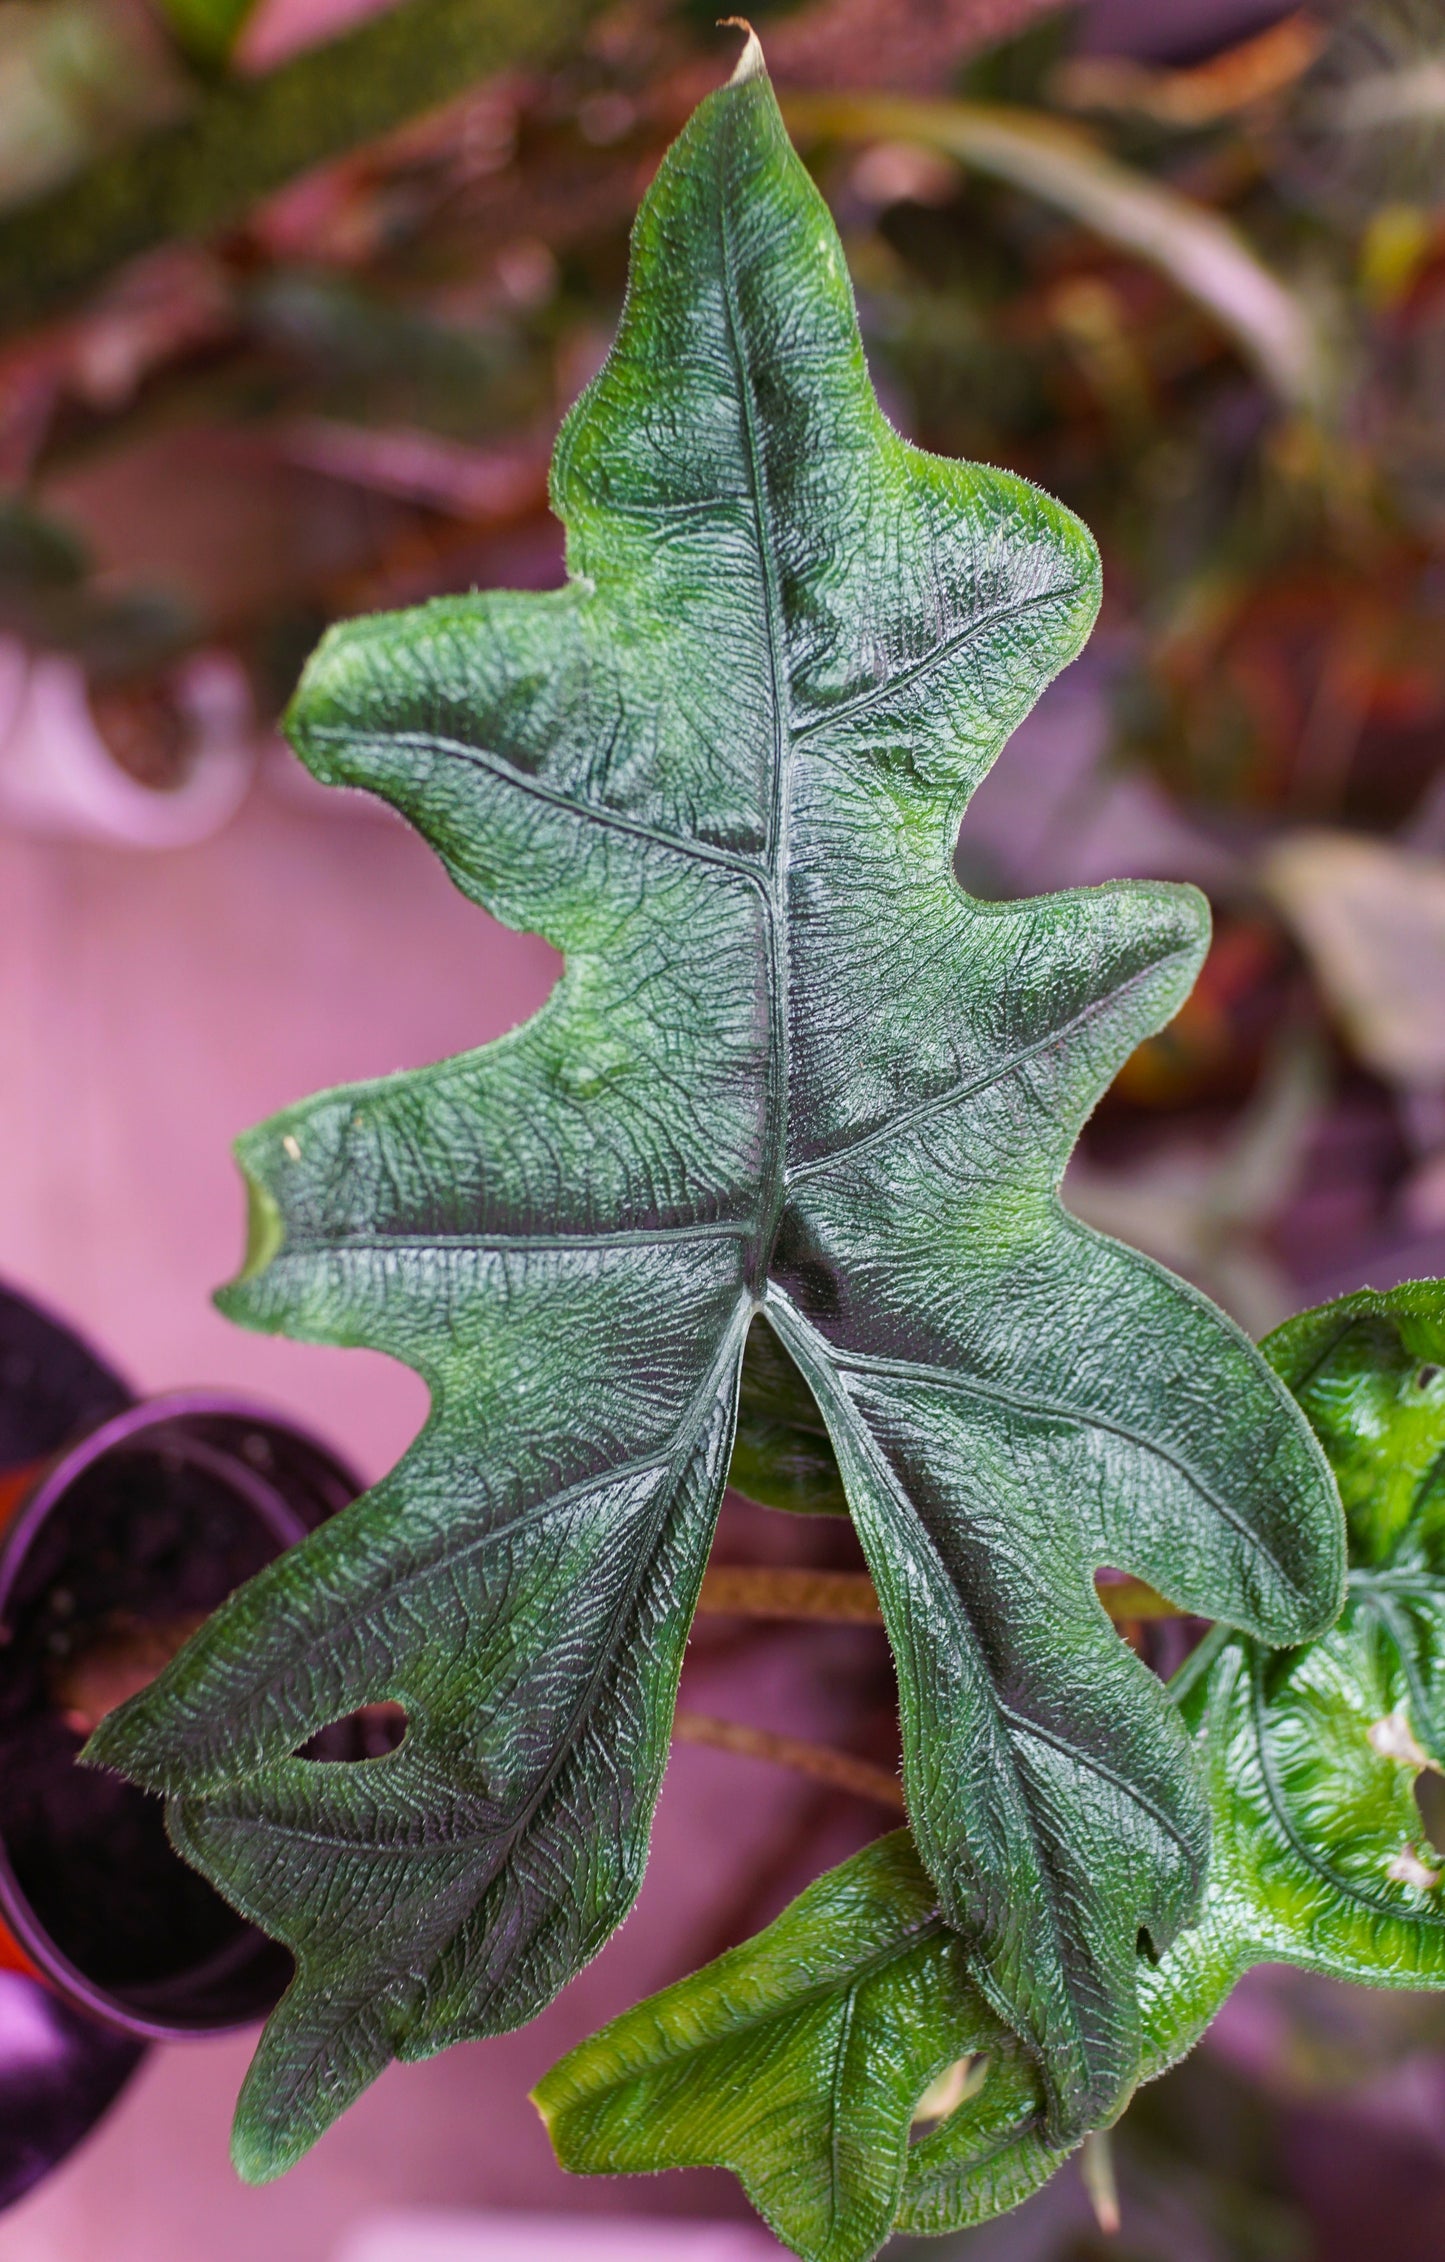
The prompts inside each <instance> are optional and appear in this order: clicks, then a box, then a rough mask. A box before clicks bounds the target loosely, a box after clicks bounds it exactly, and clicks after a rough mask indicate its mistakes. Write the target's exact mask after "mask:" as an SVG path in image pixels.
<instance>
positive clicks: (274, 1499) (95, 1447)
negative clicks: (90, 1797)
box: [0, 1388, 364, 2042]
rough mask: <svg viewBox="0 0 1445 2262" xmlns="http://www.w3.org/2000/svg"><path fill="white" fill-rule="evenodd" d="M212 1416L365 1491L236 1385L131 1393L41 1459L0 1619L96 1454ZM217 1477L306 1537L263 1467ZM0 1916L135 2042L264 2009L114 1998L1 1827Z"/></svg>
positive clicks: (290, 1542)
mask: <svg viewBox="0 0 1445 2262" xmlns="http://www.w3.org/2000/svg"><path fill="white" fill-rule="evenodd" d="M216 1417H219V1418H221V1419H222V1420H226V1419H231V1420H235V1421H238V1422H242V1423H245V1424H248V1425H252V1426H254V1427H255V1428H256V1429H258V1430H271V1431H280V1432H281V1433H282V1434H284V1435H285V1436H286V1437H288V1438H289V1439H291V1440H293V1441H294V1442H295V1443H296V1444H298V1445H299V1446H301V1447H302V1448H303V1450H306V1451H309V1452H310V1453H314V1454H315V1455H317V1456H318V1458H319V1459H320V1460H322V1461H323V1462H325V1463H327V1464H329V1465H330V1466H331V1467H332V1468H334V1469H336V1470H338V1471H340V1472H341V1474H342V1475H343V1476H344V1477H345V1479H346V1481H347V1482H348V1484H354V1485H355V1489H356V1492H357V1493H358V1494H359V1493H360V1492H361V1491H362V1490H363V1489H364V1488H363V1487H362V1485H361V1484H360V1482H359V1480H357V1479H356V1478H355V1474H354V1472H353V1471H352V1470H351V1469H350V1468H349V1467H348V1465H347V1464H346V1462H344V1461H343V1460H342V1459H341V1457H340V1456H339V1455H338V1454H337V1453H336V1452H335V1451H334V1449H333V1448H332V1447H331V1446H330V1445H328V1444H326V1443H325V1442H324V1440H322V1439H321V1438H319V1437H318V1436H316V1434H315V1433H314V1432H313V1431H311V1430H309V1429H307V1428H305V1427H304V1426H303V1425H302V1424H300V1423H298V1422H296V1421H294V1420H292V1418H291V1417H290V1415H289V1414H285V1413H282V1412H280V1411H279V1410H273V1409H272V1408H269V1407H266V1406H263V1405H261V1404H259V1403H258V1402H257V1401H256V1400H255V1399H252V1398H247V1397H245V1396H243V1395H242V1394H241V1393H239V1392H232V1391H226V1390H209V1389H202V1388H191V1389H185V1390H172V1391H166V1392H163V1393H161V1394H160V1395H159V1396H157V1397H154V1398H143V1399H139V1400H137V1401H136V1403H135V1404H134V1405H131V1406H128V1407H126V1408H125V1409H124V1410H123V1411H122V1412H120V1413H118V1414H114V1415H112V1416H111V1418H110V1419H109V1420H108V1421H105V1422H102V1423H101V1424H100V1425H99V1427H98V1428H96V1429H93V1430H89V1431H87V1433H86V1434H85V1436H83V1437H81V1438H79V1439H77V1440H76V1441H75V1442H74V1443H73V1444H71V1445H68V1446H63V1447H62V1448H61V1450H60V1452H59V1453H58V1454H57V1455H55V1456H54V1457H52V1458H51V1459H50V1460H49V1461H47V1462H46V1463H44V1464H42V1466H41V1469H40V1471H39V1474H38V1477H37V1480H36V1482H35V1484H34V1486H33V1488H32V1490H31V1491H30V1492H29V1493H28V1494H27V1495H26V1497H25V1499H24V1500H23V1501H22V1503H21V1505H20V1507H19V1508H18V1509H17V1511H16V1513H15V1514H14V1516H13V1517H12V1518H11V1519H10V1522H9V1524H8V1526H7V1527H6V1529H5V1530H4V1532H3V1534H0V1626H3V1623H4V1620H5V1615H6V1610H7V1606H8V1604H9V1601H10V1597H11V1594H12V1593H13V1591H14V1587H15V1583H16V1580H17V1578H18V1576H19V1573H20V1571H21V1568H22V1566H23V1564H24V1562H25V1559H26V1557H27V1555H28V1554H29V1551H30V1548H31V1545H32V1543H33V1542H34V1540H35V1538H36V1537H37V1535H38V1534H39V1532H40V1531H41V1529H42V1528H43V1526H44V1525H45V1523H46V1522H47V1521H48V1519H49V1517H50V1515H51V1514H52V1512H53V1511H54V1509H55V1508H56V1506H57V1505H58V1503H59V1502H60V1501H61V1500H63V1499H64V1498H65V1496H66V1494H67V1493H68V1492H69V1491H70V1489H71V1487H72V1486H73V1485H74V1484H75V1483H76V1481H77V1480H78V1479H79V1478H80V1477H82V1476H83V1475H84V1474H85V1472H86V1471H87V1470H88V1469H89V1468H91V1467H92V1466H93V1465H94V1463H95V1462H97V1461H98V1460H100V1459H101V1458H102V1457H103V1456H104V1455H105V1454H107V1453H109V1452H112V1451H113V1450H114V1449H115V1448H117V1447H121V1448H125V1447H127V1446H131V1445H133V1444H136V1443H144V1442H145V1433H146V1432H147V1431H150V1430H164V1429H166V1428H167V1427H172V1426H174V1425H177V1424H178V1423H181V1422H183V1421H184V1420H186V1419H187V1418H190V1419H206V1418H216ZM177 1443H178V1445H179V1446H181V1447H182V1448H183V1449H184V1448H189V1451H190V1455H191V1457H192V1458H194V1459H195V1460H197V1461H199V1462H202V1463H208V1462H210V1463H213V1457H214V1456H215V1453H216V1448H215V1447H214V1446H212V1445H210V1443H209V1441H207V1440H205V1439H200V1438H187V1437H186V1436H185V1434H184V1432H183V1431H182V1432H181V1434H180V1436H179V1437H178V1439H177ZM224 1475H225V1481H226V1482H227V1483H228V1484H229V1485H230V1486H231V1487H232V1489H233V1491H234V1492H235V1493H236V1494H237V1495H238V1496H239V1497H240V1498H241V1499H242V1500H244V1501H245V1503H246V1505H247V1506H248V1507H249V1508H250V1509H251V1510H252V1512H253V1513H254V1514H255V1515H256V1516H257V1517H258V1518H259V1520H260V1521H261V1522H262V1524H263V1525H264V1526H265V1527H266V1528H267V1529H268V1530H269V1532H270V1533H271V1535H272V1537H273V1538H274V1539H275V1540H276V1541H277V1543H278V1550H277V1551H278V1553H280V1552H284V1550H285V1549H287V1548H289V1547H292V1546H294V1545H295V1544H296V1543H297V1542H298V1541H300V1540H302V1539H304V1538H305V1537H306V1536H307V1533H308V1532H309V1531H310V1530H311V1529H312V1528H313V1527H312V1526H311V1525H310V1524H308V1523H307V1521H306V1520H305V1518H304V1517H303V1516H302V1515H300V1514H299V1513H298V1512H297V1510H296V1509H295V1508H294V1507H293V1506H292V1504H291V1502H290V1501H289V1500H287V1499H286V1497H285V1495H284V1493H283V1491H282V1489H281V1487H280V1485H279V1483H278V1482H277V1481H276V1480H275V1479H274V1478H273V1477H272V1476H270V1475H269V1474H268V1473H267V1472H265V1471H264V1470H262V1469H259V1468H256V1467H253V1466H251V1465H250V1464H249V1463H248V1462H247V1461H246V1459H245V1458H244V1456H243V1455H242V1454H241V1453H239V1452H237V1453H235V1454H234V1455H228V1456H227V1467H226V1469H225V1472H224ZM177 1858H179V1857H177ZM246 1921H248V1922H249V1920H246ZM0 1924H3V1926H4V1927H5V1929H6V1930H7V1931H9V1932H10V1933H11V1934H12V1936H13V1937H14V1939H15V1940H16V1942H17V1943H18V1944H19V1946H20V1947H21V1948H22V1949H23V1950H24V1952H25V1954H26V1955H27V1956H29V1957H30V1959H31V1960H32V1962H33V1963H34V1965H35V1967H36V1968H37V1970H38V1971H39V1972H40V1973H41V1975H42V1977H43V1978H44V1979H45V1980H46V1981H47V1982H48V1983H49V1984H50V1985H51V1986H53V1987H54V1988H56V1989H57V1990H58V1991H59V1993H60V1994H61V1995H62V1996H64V1997H66V1998H68V1999H69V2000H70V2001H71V2002H72V2003H74V2004H75V2005H76V2006H77V2007H78V2008H79V2009H81V2010H83V2011H85V2012H86V2013H87V2014H88V2016H90V2017H91V2018H94V2019H98V2020H99V2021H100V2022H101V2023H102V2024H103V2025H105V2026H108V2027H110V2028H112V2029H114V2030H116V2031H118V2032H120V2033H122V2034H128V2035H130V2036H131V2037H133V2038H134V2039H135V2040H137V2041H148V2042H179V2041H203V2040H205V2039H206V2038H207V2037H208V2036H212V2035H217V2034H228V2033H232V2032H234V2031H235V2029H236V2028H237V2027H238V2026H250V2025H254V2024H255V2019H256V2017H259V2016H261V2015H263V2014H261V2013H256V2014H254V2016H247V2017H244V2018H239V2019H237V2018H232V2019H226V2020H221V2021H211V2022H205V2021H197V2020H192V2021H190V2022H189V2023H181V2022H180V2021H179V2020H177V2019H175V2018H170V2019H168V2018H166V2017H165V2016H164V2014H163V2013H161V2012H160V2011H158V2010H157V2011H153V2012H149V2013H148V2012H147V2011H145V2010H144V2009H139V2008H132V2007H131V2006H130V2005H129V2004H128V2003H127V2002H125V2001H124V2000H123V1999H122V1998H121V1997H120V1996H118V1995H116V1994H114V1993H112V1992H111V1991H110V1990H109V1989H107V1988H106V1987H104V1986H102V1985H100V1984H99V1983H98V1982H97V1981H95V1980H93V1979H91V1978H89V1977H88V1976H87V1974H86V1973H85V1972H83V1971H82V1970H81V1969H80V1968H79V1966H78V1965H76V1964H74V1963H72V1962H71V1960H70V1958H69V1957H68V1956H66V1955H65V1954H64V1953H63V1951H62V1950H61V1949H60V1948H59V1947H58V1946H57V1944H56V1942H55V1941H54V1940H53V1939H52V1938H51V1936H50V1934H49V1932H48V1931H47V1930H46V1928H45V1926H44V1925H43V1924H42V1923H41V1922H40V1920H39V1918H38V1916H37V1915H36V1913H35V1912H34V1910H33V1909H32V1907H31V1904H30V1901H29V1899H28V1898H27V1896H26V1894H25V1893H24V1891H23V1890H22V1888H21V1886H20V1883H19V1881H18V1879H17V1878H16V1876H15V1873H14V1870H13V1868H12V1867H11V1863H10V1857H9V1851H8V1848H7V1846H6V1843H5V1838H4V1834H3V1831H0ZM264 1939H265V1935H264V1934H261V1933H259V1932H258V1933H257V1940H258V1942H260V1941H264ZM223 1953H224V1951H223ZM159 1984H161V1985H167V1986H168V1985H170V1984H172V1983H170V1982H161V1983H159ZM181 1984H182V1980H181V1978H180V1977H178V1978H177V1980H176V1981H175V1982H174V1985H175V1986H176V1987H177V1988H179V1987H180V1985H181Z"/></svg>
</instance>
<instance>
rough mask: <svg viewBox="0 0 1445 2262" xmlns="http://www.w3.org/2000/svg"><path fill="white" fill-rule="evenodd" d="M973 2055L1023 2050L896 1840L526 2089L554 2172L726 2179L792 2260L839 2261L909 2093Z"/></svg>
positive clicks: (853, 2259)
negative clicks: (725, 2175)
mask: <svg viewBox="0 0 1445 2262" xmlns="http://www.w3.org/2000/svg"><path fill="white" fill-rule="evenodd" d="M978 2051H986V2052H988V2053H989V2056H990V2059H994V2058H1001V2059H1002V2060H1003V2061H1005V2062H1007V2063H1008V2064H1010V2065H1012V2063H1013V2062H1014V2060H1016V2059H1018V2058H1021V2056H1022V2052H1021V2048H1020V2045H1019V2044H1018V2043H1017V2042H1016V2041H1015V2040H1014V2038H1013V2037H1012V2036H1011V2035H1010V2034H1008V2032H1007V2031H1006V2029H1005V2028H1003V2027H1002V2026H1001V2025H1000V2024H999V2022H998V2020H997V2019H996V2018H995V2017H994V2015H993V2013H992V2012H991V2011H990V2010H989V2009H988V2007H987V2005H986V2004H985V2002H984V2000H983V1998H982V1996H981V1995H980V1994H979V1993H978V1991H977V1989H975V1988H974V1987H972V1986H971V1985H970V1984H969V1982H968V1978H967V1966H966V1959H965V1955H964V1947H963V1942H962V1941H961V1939H960V1938H959V1936H958V1935H957V1934H956V1933H952V1932H950V1931H949V1930H948V1929H947V1927H946V1926H945V1925H944V1924H943V1922H942V1920H941V1918H940V1916H939V1914H938V1895H937V1893H936V1891H935V1889H934V1887H933V1885H932V1884H931V1882H930V1881H929V1878H928V1875H927V1873H926V1871H925V1870H924V1868H923V1865H922V1863H921V1862H920V1861H919V1859H918V1856H917V1854H916V1853H915V1851H914V1849H913V1844H912V1841H911V1839H910V1838H909V1836H908V1833H907V1831H904V1830H898V1831H895V1832H894V1833H893V1834H892V1835H891V1836H890V1837H887V1838H880V1839H879V1840H878V1841H877V1842H876V1843H875V1844H874V1845H871V1846H868V1847H865V1849H864V1851H863V1852H862V1853H860V1854H855V1855H854V1856H853V1858H852V1860H851V1861H846V1862H844V1863H843V1864H842V1866H841V1868H838V1869H835V1870H832V1871H830V1872H829V1874H828V1875H827V1876H826V1877H822V1878H820V1879H819V1880H818V1882H817V1884H815V1885H811V1886H810V1887H809V1888H808V1890H807V1892H805V1893H803V1894H802V1895H801V1896H800V1897H799V1899H798V1900H796V1901H794V1902H793V1904H792V1906H791V1907H790V1908H788V1909H785V1910H784V1912H783V1914H782V1915H781V1916H780V1917H779V1918H778V1919H777V1921H776V1923H774V1924H771V1925H769V1926H768V1928H767V1930H766V1931H765V1932H762V1933H759V1934H758V1936H757V1938H756V1939H753V1940H748V1941H745V1942H744V1943H743V1945H742V1946H741V1947H739V1948H734V1949H732V1950H730V1951H729V1953H728V1954H727V1955H725V1956H720V1957H719V1958H718V1960H717V1961H716V1962H715V1963H711V1964H709V1965H707V1967H706V1968H705V1969H704V1970H702V1971H699V1972H694V1973H693V1974H692V1976H691V1978H688V1979H684V1980H681V1981H679V1983H678V1984H677V1985H676V1986H675V1987H669V1988H667V1989H666V1990H665V1991H664V1992H663V1993H662V1994H660V1995H655V1996H653V1997H652V1998H651V1999H650V2000H649V2001H647V2002H645V2003H639V2004H638V2005H637V2006H636V2008H635V2009H633V2010H630V2011H626V2012H624V2014H623V2015H622V2017H621V2018H618V2019H614V2020H613V2022H612V2024H611V2025H610V2026H607V2027H604V2028H603V2030H602V2032H601V2033H600V2034H596V2035H593V2036H592V2038H591V2040H590V2041H587V2042H584V2043H583V2044H582V2045H581V2046H580V2048H578V2049H576V2050H574V2051H573V2052H572V2053H571V2055H570V2057H567V2058H564V2059H563V2060H562V2062H561V2064H560V2065H558V2066H555V2067H554V2068H553V2070H552V2071H551V2073H549V2074H548V2075H547V2076H546V2077H545V2078H544V2080H542V2081H541V2082H540V2083H539V2084H538V2087H537V2089H536V2091H535V2093H534V2094H535V2101H536V2104H537V2106H538V2109H539V2110H540V2112H541V2114H542V2117H543V2119H544V2120H545V2121H546V2123H547V2127H548V2130H549V2132H550V2134H551V2137H552V2142H553V2144H554V2145H555V2147H556V2150H557V2156H558V2158H559V2159H560V2160H561V2162H562V2164H563V2166H564V2167H567V2168H570V2169H572V2170H574V2171H576V2172H578V2173H581V2174H587V2175H596V2174H610V2173H615V2172H617V2171H621V2170H633V2171H637V2170H647V2169H654V2168H668V2167H682V2166H697V2167H721V2168H731V2169H732V2171H733V2172H734V2174H735V2175H737V2176H738V2178H739V2179H740V2181H741V2182H742V2185H743V2188H744V2189H745V2190H746V2192H747V2194H748V2197H749V2198H750V2199H751V2201H752V2203H753V2205H754V2206H755V2207H756V2208H757V2210H758V2212H759V2214H760V2215H762V2216H763V2218H764V2219H765V2221H766V2222H768V2223H769V2224H770V2225H771V2226H772V2228H773V2229H774V2230H775V2231H776V2232H777V2234H778V2236H779V2237H780V2238H781V2239H783V2240H784V2241H785V2242H786V2243H787V2244H788V2245H790V2246H792V2247H793V2248H794V2250H795V2251H796V2252H797V2253H799V2254H801V2255H804V2256H806V2257H807V2258H808V2262H857V2258H858V2257H860V2256H863V2255H869V2254H873V2253H876V2251H877V2249H878V2247H879V2246H880V2245H881V2244H882V2242H883V2240H884V2239H885V2238H886V2236H887V2235H888V2231H889V2228H890V2226H891V2224H892V2221H893V2216H894V2211H895V2209H896V2207H897V2204H898V2198H899V2193H900V2191H901V2188H902V2183H903V2171H904V2167H905V2164H906V2161H907V2157H908V2142H909V2130H910V2124H911V2122H912V2118H913V2113H914V2108H915V2106H916V2105H917V2102H918V2100H919V2098H920V2097H921V2096H922V2094H923V2092H924V2090H925V2089H926V2088H927V2087H928V2085H929V2083H930V2082H931V2081H932V2080H933V2079H934V2078H935V2076H936V2075H938V2074H939V2073H941V2072H942V2071H943V2070H944V2068H946V2067H948V2066H950V2065H952V2064H953V2063H955V2062H956V2061H957V2060H958V2059H960V2058H962V2057H965V2056H967V2055H969V2054H971V2053H974V2052H978ZM1027 2082H1028V2088H1029V2090H1030V2093H1031V2094H1032V2087H1033V2084H1032V2077H1027ZM985 2086H986V2087H987V2086H988V2085H987V2084H986V2085H985ZM999 2086H1000V2085H999V2084H997V2083H995V2084H994V2085H993V2088H994V2094H995V2095H997V2094H998V2090H999Z"/></svg>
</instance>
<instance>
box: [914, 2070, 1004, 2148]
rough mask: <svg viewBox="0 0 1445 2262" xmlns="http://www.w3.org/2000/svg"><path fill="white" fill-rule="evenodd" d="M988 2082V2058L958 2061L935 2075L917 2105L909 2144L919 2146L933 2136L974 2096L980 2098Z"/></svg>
mask: <svg viewBox="0 0 1445 2262" xmlns="http://www.w3.org/2000/svg"><path fill="white" fill-rule="evenodd" d="M987 2079H988V2059H987V2058H986V2057H977V2056H970V2057H967V2058H955V2060H954V2062H953V2064H952V2065H951V2066H945V2067H944V2069H943V2071H942V2073H941V2074H937V2075H935V2076H934V2078H933V2080H932V2081H931V2082H930V2083H929V2084H928V2087H927V2088H926V2089H925V2090H924V2092H923V2095H922V2096H921V2097H920V2098H919V2100H918V2103H917V2104H916V2105H915V2106H914V2108H913V2126H912V2128H911V2130H910V2131H909V2141H910V2142H911V2143H913V2144H916V2143H917V2142H918V2140H919V2138H920V2137H923V2136H929V2135H931V2134H932V2132H933V2130H934V2129H936V2128H937V2127H938V2125H939V2123H940V2122H941V2121H946V2120H948V2119H949V2117H950V2116H951V2115H952V2114H954V2113H956V2112H957V2111H958V2108H959V2106H960V2105H964V2104H967V2102H968V2100H969V2098H970V2097H976V2096H977V2095H978V2093H979V2091H980V2090H981V2089H982V2087H983V2085H984V2083H985V2081H987Z"/></svg>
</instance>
